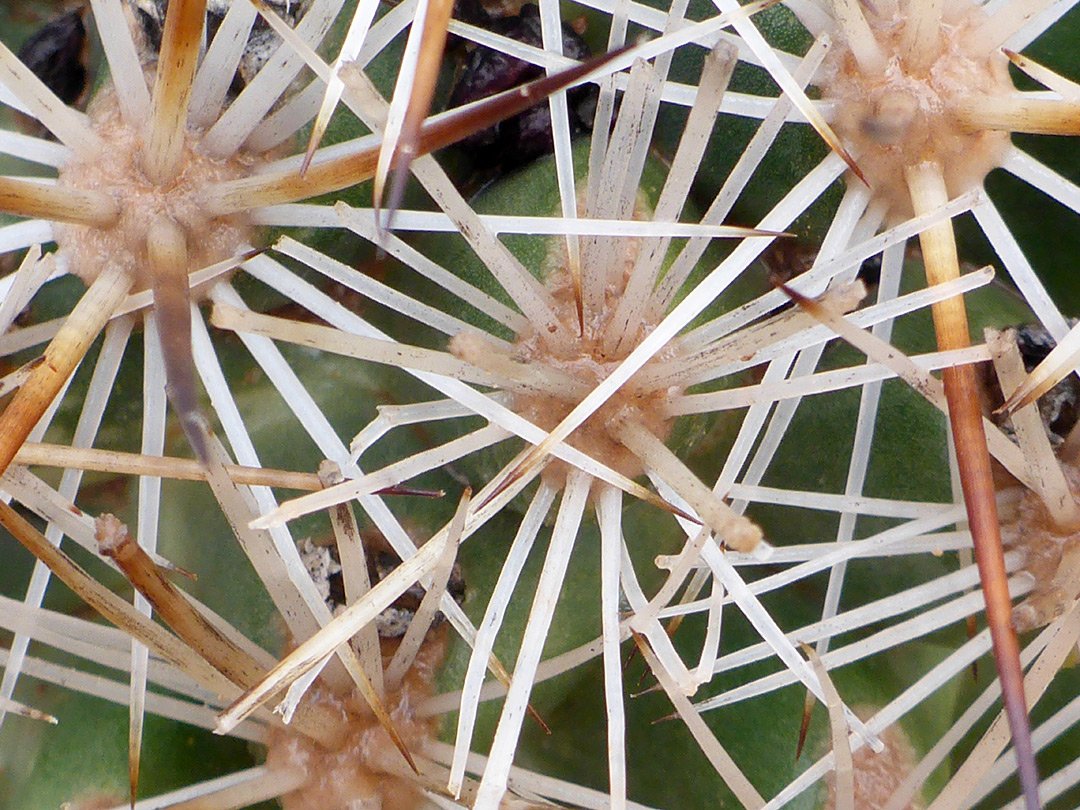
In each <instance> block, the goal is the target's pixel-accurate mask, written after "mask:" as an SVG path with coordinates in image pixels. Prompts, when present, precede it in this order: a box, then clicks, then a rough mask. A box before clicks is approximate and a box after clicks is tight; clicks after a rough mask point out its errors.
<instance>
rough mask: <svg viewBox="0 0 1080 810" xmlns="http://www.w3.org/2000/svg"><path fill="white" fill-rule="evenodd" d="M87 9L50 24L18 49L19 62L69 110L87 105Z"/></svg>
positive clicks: (74, 12)
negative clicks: (68, 107)
mask: <svg viewBox="0 0 1080 810" xmlns="http://www.w3.org/2000/svg"><path fill="white" fill-rule="evenodd" d="M85 15H86V10H85V9H81V8H80V9H75V10H74V11H70V12H68V13H67V14H64V15H63V16H61V17H57V18H56V19H54V20H50V21H49V22H47V23H46V24H45V25H43V26H42V27H41V28H40V29H39V30H38V31H37V32H35V33H34V34H33V35H32V36H31V37H30V38H29V39H28V40H26V42H24V43H23V46H22V47H21V48H19V54H18V56H19V60H20V61H21V62H22V63H23V64H24V65H26V66H27V67H28V68H30V70H31V71H33V73H34V75H35V76H37V77H38V78H39V79H41V81H42V82H44V83H45V86H46V87H48V88H49V89H50V90H51V91H52V92H53V93H55V94H56V97H57V98H59V99H60V100H61V101H62V102H64V103H65V104H67V105H69V106H76V107H79V106H82V104H83V103H84V102H85V101H86V91H87V81H88V78H89V71H88V70H87V65H86V57H87V45H88V40H87V36H86V24H85V22H84V19H83V18H84V17H85Z"/></svg>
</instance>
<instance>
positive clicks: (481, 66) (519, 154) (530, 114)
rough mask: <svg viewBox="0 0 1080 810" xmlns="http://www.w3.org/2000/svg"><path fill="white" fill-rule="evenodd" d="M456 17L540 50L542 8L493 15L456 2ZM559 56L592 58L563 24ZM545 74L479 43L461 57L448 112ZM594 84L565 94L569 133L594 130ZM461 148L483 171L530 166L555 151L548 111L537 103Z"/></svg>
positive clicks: (527, 7)
mask: <svg viewBox="0 0 1080 810" xmlns="http://www.w3.org/2000/svg"><path fill="white" fill-rule="evenodd" d="M456 13H457V16H458V17H459V18H460V19H463V20H465V21H466V22H469V23H472V24H473V25H477V26H480V27H482V28H486V29H487V30H489V31H491V32H492V33H495V34H499V35H500V36H504V37H508V38H510V39H514V40H517V41H518V42H522V43H524V44H526V45H531V46H532V47H534V48H542V47H543V44H544V43H543V34H542V31H541V25H540V10H539V8H538V7H537V6H536V5H534V4H532V3H525V4H524V5H522V6H521V8H520V10H519V11H518V12H517V13H516V14H514V13H511V14H508V15H506V16H493V15H491V14H489V13H488V12H487V11H486V10H485V8H484V6H482V5H481V4H480V3H478V2H473V3H468V4H466V3H459V4H458V6H457V7H456ZM561 50H562V55H563V56H565V57H567V58H568V59H575V60H579V61H580V60H584V59H585V58H587V57H588V56H589V55H590V51H589V47H588V45H587V44H586V43H585V40H584V39H583V38H582V37H581V34H580V33H579V32H578V31H577V30H575V29H574V28H573V27H571V25H570V24H568V23H563V25H562V49H561ZM541 75H543V70H542V69H541V68H540V67H538V66H536V65H534V64H531V63H529V62H525V61H524V60H522V59H518V58H516V57H513V56H510V55H509V54H506V53H504V52H502V51H498V50H495V49H493V48H488V47H485V46H483V45H477V46H474V47H473V48H472V49H471V50H469V51H468V53H467V54H466V55H465V58H464V61H463V63H462V65H461V68H460V71H459V76H458V78H457V82H456V84H455V85H454V88H453V90H451V91H450V99H449V101H448V102H447V107H448V108H453V107H459V106H461V105H462V104H468V103H469V102H471V101H476V100H478V99H481V98H487V97H488V96H491V95H494V94H495V93H500V92H502V91H503V90H509V89H510V88H511V87H517V86H518V85H520V84H524V83H525V82H527V81H530V80H531V79H535V78H537V77H538V76H541ZM596 97H597V91H596V86H595V85H592V84H583V85H580V86H578V87H576V88H574V89H573V90H570V91H569V92H568V93H567V103H568V106H569V114H570V131H571V134H572V135H578V134H581V133H587V132H590V131H591V130H592V122H593V116H594V115H595V112H596ZM459 146H460V147H462V148H464V149H466V150H468V152H469V154H470V156H471V157H472V159H473V161H474V162H475V164H476V166H477V167H481V171H488V170H490V167H492V166H496V167H499V169H497V171H498V170H503V171H505V170H510V169H514V168H516V167H518V166H522V165H524V164H526V163H530V162H532V161H533V160H535V159H536V158H538V157H540V156H541V155H545V154H547V153H549V152H551V151H552V149H553V148H554V140H553V135H552V131H551V110H550V108H549V106H548V104H547V103H546V102H545V103H541V104H538V105H536V106H535V107H533V108H531V109H529V110H526V111H525V112H523V113H521V114H520V115H516V116H514V117H513V118H510V119H507V120H506V121H503V122H501V123H499V124H496V125H495V126H493V127H491V128H490V129H486V130H484V131H483V132H478V133H476V134H475V135H471V136H469V137H468V138H466V139H464V140H462V141H461V142H460V143H459Z"/></svg>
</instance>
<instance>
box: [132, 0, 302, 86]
mask: <svg viewBox="0 0 1080 810" xmlns="http://www.w3.org/2000/svg"><path fill="white" fill-rule="evenodd" d="M124 2H125V3H127V4H128V5H129V6H130V8H131V10H132V13H133V15H134V16H135V19H136V21H137V25H138V28H139V30H140V31H141V33H142V35H143V37H144V41H143V50H144V52H145V53H146V55H147V56H148V57H149V58H156V55H157V54H158V53H159V52H160V51H161V35H162V30H163V28H164V26H165V12H166V10H167V9H168V7H169V0H124ZM232 5H233V3H231V2H229V0H207V3H206V38H207V41H208V42H209V41H211V40H212V39H213V38H214V35H215V34H217V31H218V28H220V27H221V24H222V22H223V21H224V20H225V15H226V14H227V13H228V11H229V8H230V7H231V6H232ZM266 5H267V6H268V7H270V8H272V9H273V10H274V12H275V13H277V14H279V15H280V16H281V17H282V18H284V19H285V20H286V21H287V22H288V23H289V25H290V26H295V25H296V24H297V23H298V22H299V21H300V20H301V19H303V16H304V12H305V11H307V8H308V6H310V5H311V2H310V0H266ZM281 44H282V42H281V38H280V37H279V36H278V35H277V34H275V33H274V32H273V30H272V29H271V28H270V26H269V24H268V23H267V22H266V20H264V19H263V18H262V17H256V18H255V22H254V23H253V24H252V26H251V33H250V34H248V38H247V45H246V46H245V48H244V52H243V56H242V57H241V58H240V63H239V65H238V66H237V73H236V78H235V79H234V81H233V87H232V89H233V92H235V93H238V92H239V91H240V90H242V89H243V88H244V86H245V85H247V84H249V83H250V82H251V80H252V79H253V78H255V75H256V74H257V73H258V72H259V71H260V70H262V67H263V65H265V64H266V62H267V61H268V60H269V59H270V57H271V56H273V55H274V52H275V51H276V50H277V49H278V48H279V47H281Z"/></svg>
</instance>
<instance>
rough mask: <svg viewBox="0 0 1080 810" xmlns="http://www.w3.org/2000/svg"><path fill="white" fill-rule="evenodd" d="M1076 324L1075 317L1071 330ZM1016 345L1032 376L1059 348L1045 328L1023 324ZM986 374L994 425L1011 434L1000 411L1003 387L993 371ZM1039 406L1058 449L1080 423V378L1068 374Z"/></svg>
mask: <svg viewBox="0 0 1080 810" xmlns="http://www.w3.org/2000/svg"><path fill="white" fill-rule="evenodd" d="M1076 323H1077V320H1076V319H1075V318H1070V319H1068V324H1069V327H1070V328H1072V327H1073V326H1075V325H1076ZM1016 345H1017V347H1018V348H1019V349H1020V356H1021V357H1022V358H1023V359H1024V370H1025V371H1027V372H1028V373H1029V374H1030V373H1031V372H1032V371H1034V370H1035V367H1036V366H1038V365H1039V363H1041V362H1042V361H1043V360H1045V359H1046V357H1047V355H1049V354H1050V352H1051V351H1053V349H1054V347H1055V346H1057V341H1056V340H1054V338H1053V336H1051V334H1050V332H1049V331H1048V330H1047V329H1046V327H1045V326H1043V325H1041V324H1024V325H1023V326H1018V327H1017V328H1016ZM985 372H986V377H985V380H986V388H987V396H988V399H989V402H988V405H989V409H990V411H991V412H992V413H993V419H994V422H995V423H996V424H997V425H998V426H1000V427H1001V428H1002V430H1005V431H1006V432H1010V433H1011V431H1012V423H1011V421H1010V419H1009V416H1008V414H1006V413H1003V412H1001V411H1000V408H1001V406H1002V405H1004V403H1005V398H1004V397H1003V396H1002V395H1001V387H1000V386H999V385H998V383H997V380H996V378H995V377H994V375H993V372H992V371H991V370H990V369H985ZM1038 404H1039V415H1040V416H1041V417H1042V420H1043V424H1044V425H1045V426H1046V435H1047V437H1048V438H1049V439H1050V443H1051V444H1052V445H1054V446H1055V447H1058V446H1060V445H1061V444H1063V443H1064V442H1065V440H1066V439H1067V438H1068V436H1069V434H1070V433H1072V431H1073V428H1075V427H1076V424H1077V421H1078V420H1080V379H1078V378H1077V376H1076V375H1075V374H1069V375H1068V376H1066V377H1065V378H1064V379H1062V380H1061V381H1060V382H1059V383H1057V385H1055V386H1054V387H1053V388H1051V389H1050V390H1049V391H1047V392H1046V393H1045V394H1043V395H1042V396H1040V397H1039V399H1038Z"/></svg>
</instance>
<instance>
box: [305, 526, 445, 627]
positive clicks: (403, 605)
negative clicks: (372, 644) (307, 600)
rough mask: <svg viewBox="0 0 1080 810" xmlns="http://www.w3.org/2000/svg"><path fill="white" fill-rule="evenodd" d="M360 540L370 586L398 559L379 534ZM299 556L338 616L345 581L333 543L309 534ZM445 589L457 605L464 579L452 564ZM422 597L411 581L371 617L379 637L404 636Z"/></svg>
mask: <svg viewBox="0 0 1080 810" xmlns="http://www.w3.org/2000/svg"><path fill="white" fill-rule="evenodd" d="M364 543H365V545H366V546H368V551H367V555H366V560H367V568H368V576H369V578H370V581H371V583H372V584H373V585H374V584H376V583H378V582H381V581H382V580H383V579H385V578H386V577H387V576H388V575H389V574H390V573H391V572H392V571H394V569H396V568H397V567H398V566H399V565H400V564H401V561H400V560H399V559H398V558H397V556H396V555H395V554H394V553H393V552H392V551H390V550H389V546H388V545H387V543H386V541H385V540H384V539H382V538H381V537H379V536H373V535H371V534H370V533H369V534H368V535H366V536H365V538H364ZM298 547H299V550H300V559H302V560H303V561H304V565H305V566H306V567H307V569H308V573H310V575H311V579H312V581H313V582H314V583H315V587H316V588H318V589H319V593H320V595H322V597H323V599H324V600H325V601H326V606H327V607H328V608H330V611H331V613H333V614H334V615H335V616H337V615H339V614H340V613H341V612H342V611H343V610H345V607H346V604H347V603H346V599H345V582H344V575H343V572H342V568H341V557H340V555H339V553H338V549H337V546H336V545H334V544H332V543H331V544H326V545H324V544H323V543H316V542H315V541H313V540H312V539H311V538H310V537H307V538H304V539H303V540H301V541H300V543H299V544H298ZM447 590H448V591H449V592H450V594H451V595H452V596H453V597H454V601H456V602H457V603H458V604H461V603H462V602H463V601H464V599H465V580H464V578H463V577H462V574H461V568H460V566H458V565H454V567H453V569H452V571H451V574H450V580H449V582H448V583H447ZM423 598H424V588H423V586H421V585H420V583H416V584H414V585H413V586H412V587H410V588H409V589H408V590H406V591H405V593H403V594H402V595H401V596H400V597H398V599H397V601H396V602H394V604H392V605H391V606H390V607H388V608H386V610H384V611H383V612H382V613H380V614H379V616H378V618H376V620H375V625H376V627H377V629H378V633H379V636H380V637H381V638H400V637H401V636H403V635H405V633H406V631H407V630H408V629H409V625H410V624H411V623H412V619H413V616H415V615H416V611H417V608H419V607H420V602H421V600H422V599H423ZM445 620H446V618H445V616H443V615H442V614H441V613H440V614H438V615H437V616H436V618H435V625H439V624H442V623H443V622H444V621H445Z"/></svg>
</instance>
